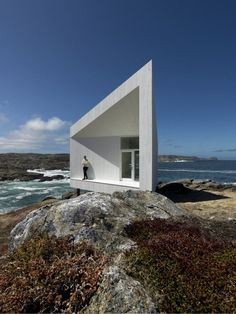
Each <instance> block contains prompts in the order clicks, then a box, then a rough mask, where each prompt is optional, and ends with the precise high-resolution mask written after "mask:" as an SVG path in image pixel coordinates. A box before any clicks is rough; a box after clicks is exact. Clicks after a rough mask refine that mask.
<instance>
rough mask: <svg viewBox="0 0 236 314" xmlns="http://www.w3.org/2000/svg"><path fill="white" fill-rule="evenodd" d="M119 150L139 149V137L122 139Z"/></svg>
mask: <svg viewBox="0 0 236 314" xmlns="http://www.w3.org/2000/svg"><path fill="white" fill-rule="evenodd" d="M120 146H121V149H139V137H122V138H121V144H120Z"/></svg>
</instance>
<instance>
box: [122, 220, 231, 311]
mask: <svg viewBox="0 0 236 314" xmlns="http://www.w3.org/2000/svg"><path fill="white" fill-rule="evenodd" d="M126 233H127V234H128V235H129V237H131V238H132V239H133V240H134V241H136V242H137V248H134V249H132V250H131V251H130V252H128V253H127V255H126V258H127V262H128V268H129V271H130V274H131V275H132V276H134V277H136V278H137V279H139V280H140V281H142V282H143V283H144V285H145V286H146V288H147V289H148V290H149V293H150V295H151V296H152V297H153V299H154V301H156V303H157V307H158V309H159V310H160V311H163V312H204V313H206V312H233V311H235V301H236V300H235V296H236V248H235V246H234V245H233V244H232V243H230V242H225V241H221V240H219V239H213V238H211V237H210V236H209V235H208V234H207V233H206V232H203V231H202V230H200V229H198V228H196V227H194V226H192V225H188V224H186V223H181V222H176V221H172V220H162V219H155V220H146V221H141V222H135V223H133V224H132V225H129V226H127V227H126Z"/></svg>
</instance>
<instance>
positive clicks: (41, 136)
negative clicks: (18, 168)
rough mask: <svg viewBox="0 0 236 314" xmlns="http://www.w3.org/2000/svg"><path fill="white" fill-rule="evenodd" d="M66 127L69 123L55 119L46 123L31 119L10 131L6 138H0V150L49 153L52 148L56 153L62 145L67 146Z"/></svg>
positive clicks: (39, 119)
mask: <svg viewBox="0 0 236 314" xmlns="http://www.w3.org/2000/svg"><path fill="white" fill-rule="evenodd" d="M66 127H67V128H68V127H69V123H68V122H66V121H63V120H61V119H60V118H57V117H53V118H51V119H48V121H43V120H42V119H41V118H39V117H36V118H32V119H30V120H28V121H26V122H25V124H23V125H21V126H20V127H19V128H18V129H16V130H13V131H10V132H9V133H8V134H7V136H6V137H0V150H1V151H9V150H11V151H13V150H14V151H26V150H30V151H31V150H37V151H45V152H50V150H51V149H52V148H53V150H54V151H56V149H57V147H58V150H61V149H62V147H61V146H62V145H66V144H68V137H69V135H68V136H67V135H65V128H66ZM67 133H69V132H68V130H67ZM59 139H61V140H59Z"/></svg>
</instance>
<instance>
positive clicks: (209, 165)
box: [158, 160, 236, 185]
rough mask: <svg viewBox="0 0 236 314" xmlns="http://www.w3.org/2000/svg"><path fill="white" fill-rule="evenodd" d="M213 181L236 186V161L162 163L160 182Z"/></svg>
mask: <svg viewBox="0 0 236 314" xmlns="http://www.w3.org/2000/svg"><path fill="white" fill-rule="evenodd" d="M184 179H194V180H212V181H215V182H219V183H222V184H228V183H230V184H235V185H236V160H201V161H193V162H160V163H159V164H158V180H159V181H162V182H170V181H176V180H184Z"/></svg>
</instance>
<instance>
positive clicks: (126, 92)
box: [70, 61, 152, 138]
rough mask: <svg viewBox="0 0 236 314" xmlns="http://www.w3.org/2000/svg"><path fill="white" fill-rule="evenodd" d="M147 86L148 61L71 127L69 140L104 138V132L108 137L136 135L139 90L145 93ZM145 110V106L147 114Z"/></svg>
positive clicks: (149, 69)
mask: <svg viewBox="0 0 236 314" xmlns="http://www.w3.org/2000/svg"><path fill="white" fill-rule="evenodd" d="M151 82H152V61H149V62H148V63H147V64H146V65H144V66H143V67H142V68H141V69H140V70H139V71H137V72H136V73H135V74H134V75H132V76H131V77H130V78H129V79H127V80H126V81H125V82H124V83H123V84H121V85H120V86H119V87H118V88H116V89H115V90H114V91H113V92H112V93H110V94H109V95H108V96H107V97H105V98H104V99H103V100H102V101H101V102H99V103H98V104H97V105H96V106H95V107H94V108H93V109H91V110H90V111H89V112H88V113H87V114H85V115H84V116H83V117H82V118H81V119H80V120H78V121H77V122H76V123H75V124H74V125H72V127H71V130H70V136H71V137H72V138H73V137H76V138H77V137H98V136H107V134H108V131H109V136H113V135H116V136H122V135H138V134H139V120H140V119H139V114H140V108H139V106H140V102H139V97H140V89H142V90H143V91H144V93H145V90H147V89H148V88H150V84H151ZM149 92H150V90H149V91H148V92H146V93H147V94H150V93H149ZM143 105H144V104H142V106H143ZM148 107H149V106H148V104H147V108H146V109H147V110H149V109H148ZM142 111H143V112H144V111H145V110H142Z"/></svg>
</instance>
